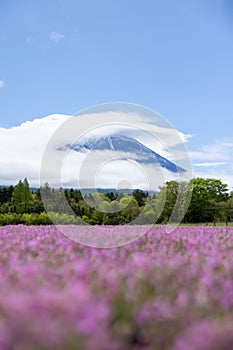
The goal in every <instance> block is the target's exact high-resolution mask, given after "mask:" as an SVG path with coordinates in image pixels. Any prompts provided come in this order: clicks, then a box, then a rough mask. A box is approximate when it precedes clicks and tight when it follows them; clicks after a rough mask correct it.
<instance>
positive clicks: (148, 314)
mask: <svg viewBox="0 0 233 350" xmlns="http://www.w3.org/2000/svg"><path fill="white" fill-rule="evenodd" d="M92 229H93V228H92V227H91V226H90V227H89V228H88V230H92ZM109 229H110V227H109ZM136 229H137V227H134V226H132V227H131V230H136ZM96 230H97V231H98V228H96V227H95V231H96ZM118 230H119V235H120V236H122V235H123V234H124V230H126V227H124V226H118ZM127 230H128V228H127ZM102 239H103V238H102ZM0 252H1V253H0V350H5V349H7V350H8V349H9V350H12V349H13V350H14V349H15V350H28V349H30V350H31V349H33V350H34V349H35V350H44V349H56V350H60V349H62V350H64V349H66V350H76V349H81V350H83V349H84V350H86V349H87V350H131V349H135V350H157V349H158V350H163V349H169V350H197V349H198V350H228V349H229V350H232V349H233V332H232V327H233V228H231V227H204V226H197V227H188V226H187V227H184V226H183V227H178V228H176V229H174V230H173V231H172V232H171V233H166V226H154V227H151V228H150V230H149V232H148V233H147V234H146V235H144V236H143V237H141V238H140V239H138V240H136V241H135V242H133V243H131V244H128V245H125V246H123V247H119V248H111V249H98V248H91V247H88V246H84V245H80V244H78V243H75V242H73V241H72V240H70V239H68V238H66V237H65V236H64V235H63V234H62V233H60V232H59V231H58V230H57V229H56V227H55V226H40V227H36V226H33V227H30V226H20V225H19V226H5V227H0Z"/></svg>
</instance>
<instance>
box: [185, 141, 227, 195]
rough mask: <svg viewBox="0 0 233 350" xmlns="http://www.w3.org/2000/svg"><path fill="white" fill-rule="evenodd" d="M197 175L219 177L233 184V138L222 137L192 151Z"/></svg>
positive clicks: (191, 155) (191, 154)
mask: <svg viewBox="0 0 233 350" xmlns="http://www.w3.org/2000/svg"><path fill="white" fill-rule="evenodd" d="M190 157H191V159H192V162H193V167H194V175H195V177H204V178H207V177H209V178H217V179H221V180H222V181H223V182H224V183H226V184H228V187H229V189H232V186H233V140H232V139H222V140H217V141H215V142H213V143H210V144H207V145H203V146H202V147H201V148H200V149H199V150H198V151H191V152H190Z"/></svg>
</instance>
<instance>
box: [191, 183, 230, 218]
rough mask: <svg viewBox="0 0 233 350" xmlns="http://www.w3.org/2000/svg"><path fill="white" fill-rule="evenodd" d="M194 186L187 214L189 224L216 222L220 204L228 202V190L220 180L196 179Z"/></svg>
mask: <svg viewBox="0 0 233 350" xmlns="http://www.w3.org/2000/svg"><path fill="white" fill-rule="evenodd" d="M190 184H191V185H192V199H191V203H190V205H189V208H188V210H187V213H186V216H185V218H186V221H188V222H194V223H197V222H206V221H212V222H215V221H216V219H217V217H218V215H219V210H218V208H219V205H218V203H220V202H226V201H227V200H228V197H229V195H228V188H227V185H226V184H223V183H222V181H221V180H219V179H212V178H208V179H203V178H195V179H192V180H191V181H190Z"/></svg>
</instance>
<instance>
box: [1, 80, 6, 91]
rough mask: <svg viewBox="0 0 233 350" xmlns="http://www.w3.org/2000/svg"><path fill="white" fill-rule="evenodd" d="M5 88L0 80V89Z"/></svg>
mask: <svg viewBox="0 0 233 350" xmlns="http://www.w3.org/2000/svg"><path fill="white" fill-rule="evenodd" d="M4 86H5V83H4V80H2V79H0V89H3V88H4Z"/></svg>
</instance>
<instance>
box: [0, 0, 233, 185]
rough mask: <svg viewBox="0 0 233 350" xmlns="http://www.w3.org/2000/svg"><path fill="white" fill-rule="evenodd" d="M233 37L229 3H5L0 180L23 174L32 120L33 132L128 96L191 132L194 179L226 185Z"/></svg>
mask: <svg viewBox="0 0 233 350" xmlns="http://www.w3.org/2000/svg"><path fill="white" fill-rule="evenodd" d="M232 38H233V3H232V1H231V0H176V1H174V0H146V1H142V0H118V1H114V0H98V1H97V0H50V1H46V0H41V1H35V0H30V1H29V0H21V1H13V0H6V1H4V2H3V1H1V2H0V152H1V153H0V164H1V167H0V182H2V181H3V180H1V177H2V179H5V176H6V175H7V176H8V179H9V181H12V182H13V183H14V182H15V181H17V180H18V179H19V178H20V177H23V175H24V174H23V170H24V169H25V163H26V162H27V157H25V152H23V151H22V149H20V148H18V147H16V146H15V145H17V144H19V140H21V141H20V142H21V143H22V142H24V141H23V140H22V137H21V135H22V133H23V132H25V130H26V129H27V128H29V125H30V128H29V129H30V133H31V134H33V135H37V138H38V135H40V133H41V132H42V131H43V130H44V129H43V126H42V125H44V121H45V120H47V122H48V123H50V121H51V120H53V125H54V126H53V127H54V128H55V126H58V125H59V124H60V123H61V121H62V120H63V117H62V116H61V118H60V119H59V118H56V117H53V116H59V115H63V116H64V115H65V116H67V115H73V114H76V113H77V112H79V111H81V110H85V109H87V108H89V107H90V106H93V105H99V104H102V103H109V102H129V103H134V104H139V105H142V106H145V107H148V108H151V109H152V110H155V111H157V112H159V113H160V114H161V115H163V116H164V117H165V118H167V120H168V121H169V122H170V123H171V124H172V125H173V126H174V128H176V129H177V130H178V131H179V132H181V133H182V134H183V135H189V138H188V142H186V146H187V149H188V151H189V155H190V158H191V160H192V165H193V173H194V175H195V176H203V177H216V178H221V179H222V180H223V181H224V182H227V183H228V184H229V188H230V189H231V188H232V186H233V177H232V173H233V165H232V164H233V162H232V160H233V159H232V158H233V135H232V126H233V122H232V116H233V98H232V91H233V40H232ZM51 115H52V117H48V116H51ZM45 117H46V118H47V119H46V118H45ZM44 118H45V119H44ZM54 118H55V119H54ZM58 119H59V120H58ZM54 120H56V122H55V121H54ZM57 120H58V121H57ZM28 122H31V123H28ZM48 129H49V128H48ZM27 130H28V129H27ZM40 130H41V131H40ZM53 130H54V129H53ZM25 135H26V136H25V138H24V140H25V147H26V145H27V149H29V148H30V152H31V153H32V150H33V149H35V148H36V147H38V145H35V144H33V141H34V140H35V138H34V139H33V138H30V137H29V136H27V133H26V134H25ZM42 135H44V134H42ZM27 138H28V139H27ZM26 139H27V142H26ZM44 139H46V137H44ZM17 140H18V141H17ZM28 140H31V143H30V144H28ZM17 142H18V143H17ZM34 142H35V141H34ZM37 142H38V141H37ZM41 147H42V145H41ZM24 149H25V148H24ZM6 150H7V152H6ZM31 153H30V154H31ZM6 155H7V157H6ZM6 158H7V159H8V161H9V164H11V166H9V164H8V165H7V164H6ZM16 161H17V166H15V167H12V164H14V162H16ZM4 162H5V163H4ZM4 164H5V165H4ZM32 169H33V166H32V164H31V171H33V170H32ZM27 170H28V171H29V170H30V169H27ZM25 176H28V177H29V179H30V174H29V175H28V174H25ZM31 176H32V175H31ZM4 181H5V180H4Z"/></svg>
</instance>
